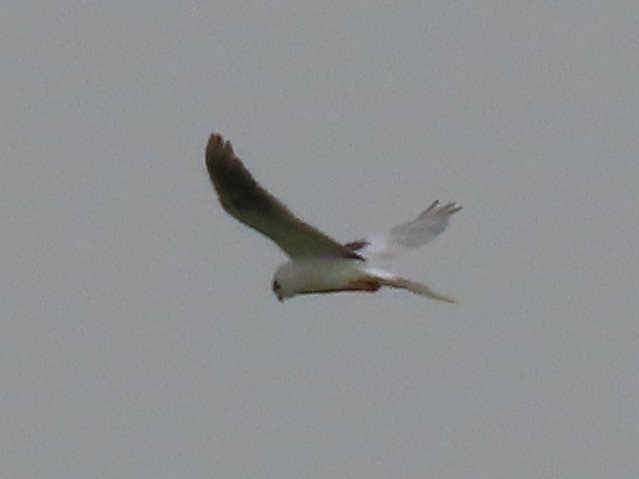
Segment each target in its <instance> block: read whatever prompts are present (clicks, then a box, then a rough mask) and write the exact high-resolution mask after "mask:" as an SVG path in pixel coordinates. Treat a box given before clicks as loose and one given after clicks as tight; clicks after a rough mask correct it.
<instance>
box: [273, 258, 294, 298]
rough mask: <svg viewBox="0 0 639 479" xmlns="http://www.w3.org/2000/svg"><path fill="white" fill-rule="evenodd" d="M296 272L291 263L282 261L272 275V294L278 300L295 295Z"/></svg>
mask: <svg viewBox="0 0 639 479" xmlns="http://www.w3.org/2000/svg"><path fill="white" fill-rule="evenodd" d="M297 285H298V281H297V274H296V270H295V268H294V267H293V266H292V263H291V262H289V263H284V264H283V265H281V266H280V267H279V268H277V271H275V274H274V275H273V294H275V296H277V299H278V300H279V301H284V300H285V299H287V298H290V297H292V296H295V295H296V294H297V293H298V291H297Z"/></svg>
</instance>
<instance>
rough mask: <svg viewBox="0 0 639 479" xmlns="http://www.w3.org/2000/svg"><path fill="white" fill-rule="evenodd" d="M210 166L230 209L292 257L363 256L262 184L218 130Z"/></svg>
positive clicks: (212, 138)
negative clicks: (306, 219) (295, 211)
mask: <svg viewBox="0 0 639 479" xmlns="http://www.w3.org/2000/svg"><path fill="white" fill-rule="evenodd" d="M206 167H207V170H208V172H209V176H210V177H211V181H212V183H213V186H214V187H215V191H216V192H217V195H218V198H219V200H220V204H221V205H222V207H223V208H224V209H225V210H226V211H227V213H229V214H230V215H231V216H233V217H234V218H236V219H237V220H239V221H241V222H242V223H244V224H245V225H247V226H250V227H251V228H254V229H255V230H257V231H259V232H260V233H262V234H264V235H265V236H267V237H269V238H270V239H271V240H273V241H274V242H275V243H276V244H277V245H278V246H279V247H280V248H282V249H283V250H284V252H285V253H286V254H287V255H288V256H290V257H291V258H292V259H297V258H308V257H322V256H328V257H342V258H353V259H362V257H361V256H360V255H358V254H357V253H355V252H354V251H353V250H352V249H350V248H347V247H346V246H344V245H342V244H340V243H339V242H337V241H336V240H334V239H332V238H331V237H329V236H327V235H325V234H324V233H322V232H321V231H319V230H318V229H316V228H314V227H313V226H311V225H309V224H307V223H304V222H303V221H302V220H300V219H299V218H298V217H297V216H295V215H294V214H293V213H292V212H291V211H290V210H289V209H288V208H287V207H286V206H285V205H284V204H283V203H282V202H281V201H279V200H278V199H277V198H275V197H274V196H273V195H272V194H270V193H269V192H268V191H266V190H265V189H264V188H262V187H261V186H260V185H259V183H258V182H257V181H255V179H254V178H253V176H251V173H249V171H248V170H247V169H246V167H245V166H244V164H243V163H242V161H241V160H240V159H239V158H238V157H237V156H235V153H234V152H233V147H232V146H231V143H230V142H229V141H225V140H224V139H223V138H222V137H221V136H220V135H218V134H215V133H213V134H212V135H211V136H210V138H209V141H208V144H207V146H206Z"/></svg>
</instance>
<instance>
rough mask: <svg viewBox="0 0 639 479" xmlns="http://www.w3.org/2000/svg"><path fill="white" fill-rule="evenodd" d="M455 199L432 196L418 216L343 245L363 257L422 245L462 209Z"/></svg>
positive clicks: (386, 255)
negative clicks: (441, 198) (441, 200)
mask: <svg viewBox="0 0 639 479" xmlns="http://www.w3.org/2000/svg"><path fill="white" fill-rule="evenodd" d="M461 209H462V207H461V205H458V204H457V203H447V204H445V205H442V204H441V203H440V202H439V200H435V201H434V202H433V204H431V205H430V206H429V207H428V208H426V209H425V210H424V211H422V212H421V213H420V214H419V216H417V218H415V219H414V220H412V221H409V222H408V223H403V224H401V225H398V226H395V227H394V228H393V229H392V230H390V231H389V232H388V233H385V234H378V235H373V236H371V237H370V238H365V239H362V240H358V241H353V242H351V243H347V244H346V245H345V246H346V247H348V248H351V249H352V250H353V251H356V252H357V253H358V254H360V255H362V256H363V257H365V258H368V257H379V258H392V257H395V256H399V255H400V254H403V253H406V252H408V251H411V250H413V249H415V248H419V247H420V246H423V245H425V244H426V243H428V242H429V241H431V240H432V239H433V238H435V236H437V235H438V234H439V233H441V232H442V231H444V229H446V226H448V222H449V220H450V217H451V215H453V214H455V213H457V212H458V211H459V210H461Z"/></svg>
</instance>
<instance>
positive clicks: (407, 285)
mask: <svg viewBox="0 0 639 479" xmlns="http://www.w3.org/2000/svg"><path fill="white" fill-rule="evenodd" d="M378 281H379V282H380V283H381V284H382V286H388V287H391V288H397V289H405V290H407V291H410V292H411V293H415V294H419V295H421V296H426V297H427V298H429V299H434V300H437V301H444V302H445V303H451V304H457V303H458V301H457V300H456V299H454V298H452V297H450V296H448V295H446V294H443V293H438V292H437V291H433V290H432V289H431V288H430V287H428V286H426V285H425V284H424V283H418V282H417V281H411V280H410V279H406V278H401V277H399V276H386V275H384V276H383V277H378Z"/></svg>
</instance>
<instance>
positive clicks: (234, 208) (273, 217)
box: [206, 133, 462, 303]
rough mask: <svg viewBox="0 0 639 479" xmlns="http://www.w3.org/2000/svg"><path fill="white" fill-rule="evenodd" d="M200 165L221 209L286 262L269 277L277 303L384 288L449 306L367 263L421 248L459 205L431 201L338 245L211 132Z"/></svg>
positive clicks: (430, 292)
mask: <svg viewBox="0 0 639 479" xmlns="http://www.w3.org/2000/svg"><path fill="white" fill-rule="evenodd" d="M206 167H207V169H208V172H209V176H210V177H211V180H212V182H213V186H214V187H215V190H216V191H217V194H218V197H219V200H220V203H221V204H222V207H223V208H224V209H225V210H226V211H227V212H228V213H229V214H230V215H231V216H234V217H235V218H236V219H238V220H239V221H241V222H242V223H244V224H245V225H247V226H250V227H251V228H254V229H256V230H257V231H259V232H260V233H262V234H264V235H266V236H268V237H269V238H271V239H272V240H273V241H274V242H275V243H276V244H277V245H278V246H279V247H280V248H282V249H283V250H284V252H285V253H286V254H287V255H288V256H289V257H290V258H291V260H290V261H288V262H286V263H284V264H282V265H281V266H280V267H279V268H278V269H277V271H276V272H275V275H274V276H273V292H274V293H275V295H276V296H277V299H279V300H280V301H283V300H284V299H286V298H290V297H292V296H295V295H299V294H314V293H334V292H339V291H369V292H374V291H377V290H378V289H380V288H381V287H382V286H388V287H391V288H400V289H406V290H408V291H411V292H413V293H416V294H420V295H423V296H426V297H427V298H430V299H436V300H439V301H446V302H448V303H454V302H455V300H454V299H452V298H451V297H449V296H446V295H444V294H441V293H437V292H435V291H433V290H432V289H430V288H429V287H428V286H426V285H425V284H422V283H417V282H415V281H411V280H409V279H406V278H402V277H400V276H396V275H395V274H392V273H388V272H386V271H384V270H381V269H378V268H373V267H371V266H370V265H369V262H368V260H369V259H373V258H383V257H393V256H396V255H398V254H401V253H404V252H407V251H410V250H412V249H415V248H417V247H419V246H423V245H424V244H426V243H428V242H429V241H430V240H432V239H433V238H434V237H435V236H437V235H438V234H439V233H441V232H442V231H444V229H445V228H446V226H447V225H448V221H449V218H450V216H451V215H452V214H454V213H456V212H458V211H459V210H461V209H462V207H461V206H460V205H458V204H456V203H448V204H445V205H442V204H440V203H439V201H435V202H434V203H433V204H431V205H430V206H429V207H428V208H426V209H425V210H424V211H423V212H422V213H420V214H419V216H417V218H415V219H414V220H412V221H410V222H408V223H403V224H401V225H399V226H396V227H394V228H393V229H391V230H390V231H389V232H387V233H385V234H381V235H374V236H371V237H369V238H365V239H362V240H358V241H353V242H350V243H346V244H341V243H339V242H338V241H336V240H334V239H333V238H331V237H329V236H327V235H326V234H324V233H322V232H321V231H319V230H318V229H316V228H314V227H313V226H311V225H309V224H307V223H304V222H303V221H302V220H300V219H299V218H298V217H297V216H295V215H294V214H293V213H292V212H291V211H290V210H289V209H288V208H287V207H286V206H285V205H284V204H283V203H281V202H280V201H279V200H278V199H277V198H275V197H274V196H273V195H271V194H270V193H269V192H268V191H266V190H265V189H264V188H262V187H261V186H260V185H259V184H258V183H257V181H255V179H253V177H252V176H251V174H250V173H249V171H248V170H247V169H246V168H245V167H244V165H243V163H242V161H241V160H240V159H239V158H238V157H237V156H235V153H234V152H233V147H232V146H231V143H230V142H229V141H225V140H224V139H223V138H222V137H221V136H220V135H218V134H215V133H214V134H212V135H211V136H210V138H209V142H208V144H207V146H206Z"/></svg>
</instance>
